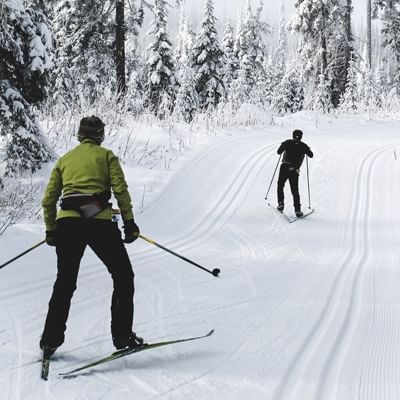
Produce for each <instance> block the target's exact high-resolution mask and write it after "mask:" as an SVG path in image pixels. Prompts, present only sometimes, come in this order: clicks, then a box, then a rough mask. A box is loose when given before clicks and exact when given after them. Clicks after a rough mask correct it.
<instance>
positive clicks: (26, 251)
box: [0, 240, 46, 269]
mask: <svg viewBox="0 0 400 400" xmlns="http://www.w3.org/2000/svg"><path fill="white" fill-rule="evenodd" d="M45 242H46V240H42V241H41V242H39V243H36V244H35V245H33V246H32V247H30V248H29V249H27V250H25V251H23V252H22V253H20V254H18V255H17V256H15V257H14V258H12V259H11V260H8V261H7V262H5V263H4V264H2V265H0V269H2V268H4V267H5V266H7V265H8V264H11V263H12V262H13V261H15V260H18V258H20V257H22V256H24V255H25V254H27V253H29V252H30V251H32V250H34V249H36V248H37V247H39V246H41V245H42V244H44V243H45Z"/></svg>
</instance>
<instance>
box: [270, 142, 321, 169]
mask: <svg viewBox="0 0 400 400" xmlns="http://www.w3.org/2000/svg"><path fill="white" fill-rule="evenodd" d="M282 153H283V159H282V163H283V164H290V165H292V166H293V167H294V168H296V169H299V168H300V167H301V164H302V163H303V160H304V156H305V155H306V154H307V156H308V157H310V158H312V157H313V156H314V154H313V152H312V151H311V149H310V148H309V147H308V146H307V145H306V144H305V143H303V142H302V141H298V140H294V139H288V140H285V141H284V142H283V143H282V144H281V145H280V146H279V149H278V154H282Z"/></svg>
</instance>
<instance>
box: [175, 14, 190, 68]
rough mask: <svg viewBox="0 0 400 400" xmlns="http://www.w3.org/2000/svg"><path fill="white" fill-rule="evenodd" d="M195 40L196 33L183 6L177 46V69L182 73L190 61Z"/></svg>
mask: <svg viewBox="0 0 400 400" xmlns="http://www.w3.org/2000/svg"><path fill="white" fill-rule="evenodd" d="M193 42H194V33H193V31H192V29H191V27H190V24H189V22H188V20H187V18H186V15H185V13H184V11H183V8H182V11H181V16H180V22H179V31H178V38H177V45H176V48H175V60H176V69H177V71H178V74H180V75H182V74H183V73H184V71H185V70H186V67H187V65H188V63H190V53H191V51H192V48H193Z"/></svg>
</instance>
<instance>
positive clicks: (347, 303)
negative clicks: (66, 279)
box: [0, 120, 400, 400]
mask: <svg viewBox="0 0 400 400" xmlns="http://www.w3.org/2000/svg"><path fill="white" fill-rule="evenodd" d="M307 126H308V127H305V129H304V131H305V135H304V141H305V142H306V143H308V144H309V145H310V146H311V148H312V150H313V151H314V153H315V157H314V159H312V160H310V163H309V166H310V183H311V205H312V206H313V207H315V210H316V211H315V213H314V214H312V215H311V216H309V217H308V218H307V219H304V220H300V221H297V222H296V223H293V224H288V223H287V221H286V220H285V219H284V218H283V217H281V216H280V215H278V214H277V213H276V212H275V211H274V210H272V209H271V208H269V207H267V206H266V202H265V200H264V197H265V193H266V190H267V187H268V184H269V182H270V179H271V177H272V173H273V171H274V168H275V166H276V163H277V161H278V156H277V155H276V148H277V146H278V145H279V143H280V142H281V141H283V140H284V139H286V138H287V137H289V136H290V132H291V130H292V129H293V128H294V127H295V128H298V127H300V128H302V127H303V126H302V125H301V121H299V120H296V121H293V124H291V122H287V123H286V124H285V126H282V127H275V128H271V129H263V130H261V129H260V130H247V131H245V132H241V131H240V130H238V129H235V130H232V131H230V132H226V134H225V135H221V136H218V137H214V138H209V139H207V140H204V142H203V143H202V144H201V145H200V144H199V145H197V146H193V148H192V149H191V150H190V151H189V150H188V149H186V150H185V151H183V156H182V157H180V159H179V160H178V161H177V162H176V163H174V164H173V168H171V169H170V170H169V172H168V174H166V175H165V174H164V176H162V175H161V174H159V175H158V176H153V177H152V180H151V182H153V183H154V182H159V184H158V186H157V185H156V186H157V187H155V188H154V191H153V192H152V195H151V196H150V197H146V198H145V201H144V202H143V207H139V205H140V204H141V201H142V199H140V198H134V200H135V202H136V204H137V208H140V209H141V211H140V212H138V213H137V216H136V219H137V222H138V224H139V226H140V227H141V230H142V233H143V234H144V235H146V236H149V237H151V238H153V239H155V240H157V241H159V242H160V243H161V244H164V245H166V246H167V247H170V248H171V249H173V250H175V251H178V252H180V253H182V254H184V255H185V256H187V257H189V258H191V259H193V260H195V261H197V262H199V263H201V264H203V265H204V266H206V267H208V268H211V269H212V268H216V267H218V268H221V270H222V272H221V277H220V278H219V279H216V278H214V277H213V276H211V275H209V274H207V273H205V272H203V271H201V270H199V269H196V268H195V267H193V266H191V265H189V264H186V263H184V262H183V261H182V260H179V259H178V258H175V257H172V256H171V255H169V254H167V253H164V252H162V251H160V250H159V249H157V248H155V247H152V246H151V245H149V244H147V243H146V242H143V241H140V240H138V241H136V242H135V243H134V244H132V245H129V247H128V250H129V253H130V255H131V256H132V260H133V264H134V269H135V274H136V276H135V282H136V294H135V330H136V331H137V332H138V334H140V335H143V336H144V337H145V339H147V340H148V341H155V340H159V339H169V338H175V337H186V336H191V335H199V334H204V333H206V332H208V331H209V330H210V329H211V328H214V329H215V334H214V335H213V336H212V337H210V338H207V339H204V340H202V341H198V342H192V343H184V344H178V345H175V346H170V347H166V348H163V349H159V350H152V351H149V352H143V353H141V354H137V355H134V356H131V357H126V358H124V359H123V360H119V361H114V362H112V363H108V364H105V365H103V366H99V367H97V368H95V369H92V370H89V371H88V372H85V373H83V374H81V375H77V376H76V377H74V378H73V379H62V378H60V377H58V375H57V374H58V373H59V372H63V371H66V370H67V369H70V368H71V367H75V366H77V365H79V364H82V363H84V362H86V361H88V360H91V359H93V358H97V357H99V356H102V355H105V354H107V353H109V352H111V351H113V348H112V343H111V340H110V334H109V319H110V315H109V303H110V294H111V279H110V277H109V275H108V274H107V272H106V269H105V268H104V266H103V265H102V264H101V263H100V262H99V260H97V259H96V257H95V256H94V255H93V254H92V253H91V252H90V251H89V250H88V251H87V253H86V255H85V257H84V259H83V261H82V267H81V271H80V276H79V281H78V289H77V291H76V293H75V297H74V300H73V306H72V308H71V313H70V318H69V324H68V330H67V337H66V341H65V344H64V345H63V346H62V347H61V348H60V349H59V350H58V352H57V353H56V354H57V356H56V357H55V358H54V362H52V364H51V371H50V379H49V381H48V382H44V381H41V380H40V377H39V363H38V362H37V360H38V358H39V357H40V354H39V349H38V341H39V337H40V333H41V329H42V327H43V322H44V318H45V314H46V311H47V302H48V299H49V296H50V293H51V289H52V284H53V280H54V277H55V253H54V249H52V248H50V247H47V246H42V247H40V248H38V249H37V250H35V251H33V252H32V253H30V254H29V255H28V256H26V257H24V258H22V259H20V260H18V261H16V262H15V263H13V264H11V265H9V266H8V267H6V268H4V269H2V270H0V276H1V279H0V304H1V308H0V388H1V390H0V399H1V400H17V399H18V400H19V399H23V400H25V399H29V400H39V399H57V400H62V399H65V400H72V399H76V400H78V399H79V400H81V399H85V400H86V399H87V400H92V399H96V400H97V399H107V400H114V399H115V400H124V399H126V400H128V399H129V400H131V399H141V400H142V399H143V400H146V399H161V398H162V399H173V400H179V399H182V400H183V399H184V400H187V399H188V398H191V399H196V400H197V399H199V400H200V399H218V400H222V399H229V400H235V399H238V400H239V399H240V400H243V399H248V400H269V399H271V400H272V399H273V400H290V399H296V400H299V399H301V400H303V399H307V400H308V399H315V400H321V399H323V400H329V399H340V400H347V399H349V400H354V399H363V400H364V399H377V400H386V399H388V400H389V399H390V400H392V399H397V398H399V396H400V372H399V371H400V346H399V342H400V307H399V306H400V290H399V286H400V207H399V199H400V159H398V158H397V157H400V146H399V143H400V122H398V121H386V122H376V121H375V122H357V123H356V122H352V121H348V122H346V121H335V122H331V123H329V122H328V121H325V122H324V123H321V124H320V127H319V128H318V129H317V128H315V127H314V128H313V127H312V124H307ZM126 168H127V170H128V172H127V176H128V179H129V181H130V183H131V186H132V187H134V188H135V190H134V197H139V196H140V190H139V189H138V187H139V186H140V185H142V186H145V185H146V182H147V181H146V178H143V179H144V181H143V182H141V183H140V185H139V186H138V184H137V181H135V179H138V174H137V172H136V173H135V171H130V168H128V167H126ZM149 171H150V170H149ZM145 174H146V168H142V169H141V170H140V175H141V176H142V177H143V176H145ZM43 175H45V174H43ZM165 178H167V180H165ZM157 179H158V181H157ZM135 185H136V186H135ZM300 185H301V195H302V203H303V208H304V209H305V210H306V209H307V207H308V193H307V181H306V165H304V166H303V168H302V174H301V180H300ZM275 191H276V181H275V182H274V185H273V187H272V190H271V193H270V195H269V199H270V201H271V202H272V203H275V202H276V197H275V196H276V195H275ZM286 195H287V202H286V211H287V213H289V214H291V213H292V212H293V210H292V207H291V198H290V197H291V196H290V192H289V188H286ZM42 237H43V226H41V225H40V224H19V225H16V226H14V227H12V228H10V229H9V230H7V232H6V233H5V234H4V235H3V236H2V237H1V238H0V248H1V251H0V264H1V263H2V262H4V261H6V260H7V259H8V258H10V257H12V256H13V255H15V254H16V253H18V252H20V251H22V250H24V249H25V248H27V247H29V246H30V245H32V244H34V243H36V242H38V241H40V240H41V239H42Z"/></svg>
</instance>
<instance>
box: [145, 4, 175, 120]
mask: <svg viewBox="0 0 400 400" xmlns="http://www.w3.org/2000/svg"><path fill="white" fill-rule="evenodd" d="M149 33H150V34H152V35H154V41H153V42H152V43H151V44H150V46H149V48H148V49H149V51H150V52H149V58H148V60H147V68H148V79H147V102H148V106H149V108H150V110H151V111H152V112H154V113H156V114H159V115H160V117H164V116H165V115H164V114H165V109H166V104H167V103H168V104H169V110H170V111H172V108H173V102H174V100H175V91H176V78H175V65H174V61H173V58H172V45H171V42H170V40H169V38H168V33H167V3H166V1H165V0H155V7H154V21H153V24H152V27H151V30H150V32H149ZM162 99H163V103H164V107H162V108H163V110H162V112H161V114H160V111H161V100H162Z"/></svg>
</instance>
